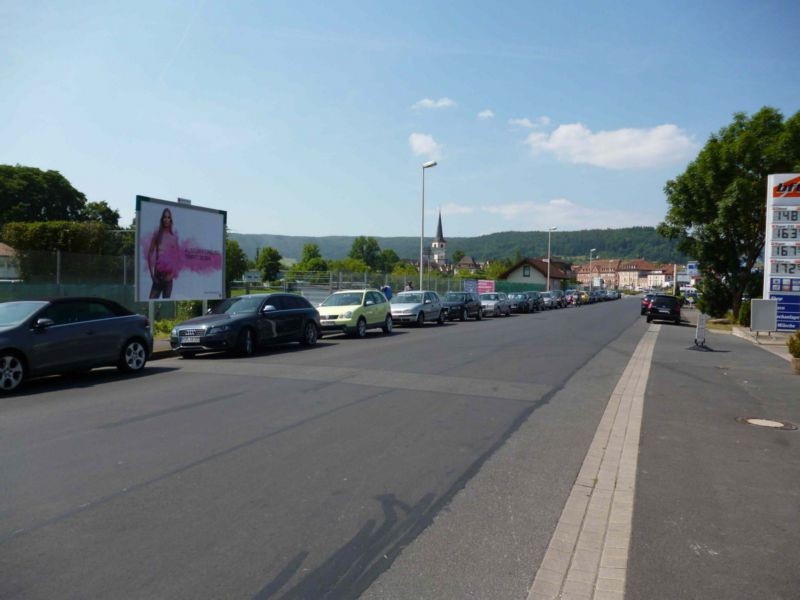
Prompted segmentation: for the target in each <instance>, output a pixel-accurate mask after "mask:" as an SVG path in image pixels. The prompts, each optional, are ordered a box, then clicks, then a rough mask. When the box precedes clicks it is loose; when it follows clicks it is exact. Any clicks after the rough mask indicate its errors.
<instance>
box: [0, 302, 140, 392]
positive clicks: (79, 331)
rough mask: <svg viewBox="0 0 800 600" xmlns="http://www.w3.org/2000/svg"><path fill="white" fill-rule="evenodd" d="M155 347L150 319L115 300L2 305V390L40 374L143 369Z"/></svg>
mask: <svg viewBox="0 0 800 600" xmlns="http://www.w3.org/2000/svg"><path fill="white" fill-rule="evenodd" d="M152 350H153V336H152V333H151V331H150V324H149V323H148V321H147V319H146V318H145V317H143V316H142V315H137V314H135V313H133V312H131V311H129V310H128V309H127V308H125V307H123V306H120V305H119V304H117V303H116V302H112V301H110V300H105V299H103V298H58V299H56V300H49V301H47V300H24V301H16V302H3V303H0V392H4V393H8V392H11V391H13V390H15V389H17V388H18V387H19V386H20V384H22V382H23V381H24V380H25V379H27V378H29V377H37V376H40V375H51V374H54V373H67V372H70V371H86V370H89V369H93V368H95V367H104V366H114V365H115V366H117V367H118V368H119V369H120V370H122V371H127V372H136V371H141V370H142V369H143V368H144V365H145V363H146V362H147V359H148V357H149V356H150V353H151V352H152Z"/></svg>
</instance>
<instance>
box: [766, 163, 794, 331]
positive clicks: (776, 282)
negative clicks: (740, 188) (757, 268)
mask: <svg viewBox="0 0 800 600" xmlns="http://www.w3.org/2000/svg"><path fill="white" fill-rule="evenodd" d="M763 296H764V299H772V300H776V301H777V324H776V325H777V330H778V331H797V330H800V174H798V173H783V174H775V175H770V176H769V177H768V178H767V222H766V231H765V240H764V289H763Z"/></svg>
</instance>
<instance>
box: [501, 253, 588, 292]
mask: <svg viewBox="0 0 800 600" xmlns="http://www.w3.org/2000/svg"><path fill="white" fill-rule="evenodd" d="M574 277H575V274H574V273H573V272H572V267H571V266H570V264H569V263H568V262H566V261H563V260H561V259H560V258H557V257H555V256H553V257H551V259H550V285H549V289H551V290H562V289H565V287H566V284H567V282H568V281H570V280H571V279H574ZM497 278H498V279H501V280H504V281H510V282H512V283H530V284H538V285H542V286H544V287H545V289H547V288H548V285H547V258H523V259H522V260H519V261H517V263H516V264H514V265H512V266H511V267H510V268H509V269H507V270H506V271H504V272H503V273H501V274H500V275H498V277H497Z"/></svg>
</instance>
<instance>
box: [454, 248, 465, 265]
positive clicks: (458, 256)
mask: <svg viewBox="0 0 800 600" xmlns="http://www.w3.org/2000/svg"><path fill="white" fill-rule="evenodd" d="M452 258H453V264H454V265H455V264H458V261H460V260H461V259H462V258H464V251H463V250H455V251H454V252H453V257H452Z"/></svg>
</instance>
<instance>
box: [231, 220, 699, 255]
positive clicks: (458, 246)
mask: <svg viewBox="0 0 800 600" xmlns="http://www.w3.org/2000/svg"><path fill="white" fill-rule="evenodd" d="M230 236H231V238H232V239H235V240H236V241H238V242H239V245H240V246H241V247H242V249H243V250H244V251H245V253H247V255H248V256H249V257H250V258H254V257H255V255H256V249H257V248H264V247H267V246H271V247H273V248H275V249H276V250H277V251H278V252H280V253H281V256H284V257H286V258H295V259H297V258H300V255H301V254H302V251H303V245H305V244H317V245H318V246H319V247H320V250H321V251H322V256H324V257H325V258H334V259H336V258H344V257H345V256H347V253H348V252H350V247H351V246H352V245H353V240H354V239H355V237H354V236H323V237H314V236H291V235H271V234H241V233H232V234H230ZM445 237H446V238H447V236H445ZM376 239H377V240H378V243H379V244H380V247H381V249H387V248H390V249H392V250H394V251H395V252H397V254H398V256H400V257H401V258H414V257H418V256H419V237H416V238H414V237H376ZM551 239H552V244H551V251H552V253H553V256H560V257H563V258H567V259H571V260H576V261H581V260H583V261H588V260H589V249H591V248H595V249H596V252H595V256H597V255H599V256H600V258H645V259H647V260H649V261H652V262H678V263H681V262H685V261H686V257H685V256H684V255H683V254H681V253H680V252H678V250H677V249H676V247H675V242H673V241H670V240H667V239H665V238H663V237H661V236H660V235H658V233H656V230H655V228H654V227H627V228H624V229H586V230H583V231H555V232H553V234H552V238H551ZM431 241H432V238H426V239H425V247H426V248H430V244H431ZM456 250H461V251H462V252H464V254H466V255H468V256H474V257H475V258H476V259H477V260H479V261H484V260H487V259H490V258H494V259H501V258H511V259H515V258H517V257H523V256H547V232H546V231H502V232H499V233H491V234H488V235H481V236H478V237H465V238H447V254H448V255H449V256H452V254H453V252H455V251H456Z"/></svg>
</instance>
